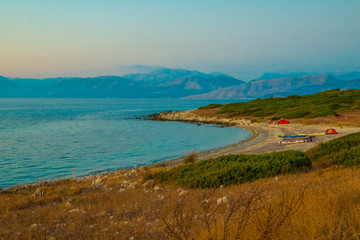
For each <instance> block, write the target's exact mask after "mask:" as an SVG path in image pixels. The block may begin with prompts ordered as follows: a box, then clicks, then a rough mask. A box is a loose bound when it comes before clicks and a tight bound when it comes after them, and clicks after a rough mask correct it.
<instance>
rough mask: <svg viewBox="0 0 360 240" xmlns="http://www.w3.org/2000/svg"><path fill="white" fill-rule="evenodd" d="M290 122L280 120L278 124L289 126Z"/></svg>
mask: <svg viewBox="0 0 360 240" xmlns="http://www.w3.org/2000/svg"><path fill="white" fill-rule="evenodd" d="M289 123H290V122H289V121H288V120H286V119H283V120H281V121H280V122H278V124H289Z"/></svg>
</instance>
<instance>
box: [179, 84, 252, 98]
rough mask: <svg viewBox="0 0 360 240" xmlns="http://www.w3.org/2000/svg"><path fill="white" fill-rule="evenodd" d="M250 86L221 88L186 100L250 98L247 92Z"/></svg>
mask: <svg viewBox="0 0 360 240" xmlns="http://www.w3.org/2000/svg"><path fill="white" fill-rule="evenodd" d="M248 88H249V86H248V84H247V83H242V84H240V85H238V86H231V87H227V88H221V89H218V90H215V91H211V92H208V93H203V94H196V95H190V96H187V97H185V98H191V99H197V98H202V99H227V98H248V96H247V94H246V92H247V90H248Z"/></svg>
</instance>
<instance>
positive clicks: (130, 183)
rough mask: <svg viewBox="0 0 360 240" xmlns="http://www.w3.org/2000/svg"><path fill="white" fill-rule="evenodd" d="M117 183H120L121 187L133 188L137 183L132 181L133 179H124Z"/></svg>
mask: <svg viewBox="0 0 360 240" xmlns="http://www.w3.org/2000/svg"><path fill="white" fill-rule="evenodd" d="M119 185H120V187H121V188H125V189H135V187H136V186H137V185H138V183H137V182H133V181H127V180H124V181H122V182H120V183H119Z"/></svg>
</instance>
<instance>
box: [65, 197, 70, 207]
mask: <svg viewBox="0 0 360 240" xmlns="http://www.w3.org/2000/svg"><path fill="white" fill-rule="evenodd" d="M71 204H72V200H71V198H70V199H68V200H66V202H65V206H66V207H70V206H71Z"/></svg>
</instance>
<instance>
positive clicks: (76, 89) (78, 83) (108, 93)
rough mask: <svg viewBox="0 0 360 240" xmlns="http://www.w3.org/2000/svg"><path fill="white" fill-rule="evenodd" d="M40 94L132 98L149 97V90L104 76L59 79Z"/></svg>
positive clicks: (47, 95) (122, 79) (120, 78)
mask: <svg viewBox="0 0 360 240" xmlns="http://www.w3.org/2000/svg"><path fill="white" fill-rule="evenodd" d="M39 94H40V95H41V96H46V97H71V98H72V97H73V98H77V97H78V98H104V97H117V98H131V97H147V94H148V89H147V88H144V87H143V86H141V85H139V84H137V83H136V82H134V81H131V80H128V79H125V78H122V77H117V76H102V77H95V78H63V79H60V80H59V79H58V81H57V82H56V83H52V84H50V85H48V86H45V87H44V88H42V89H41V90H40V91H39Z"/></svg>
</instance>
